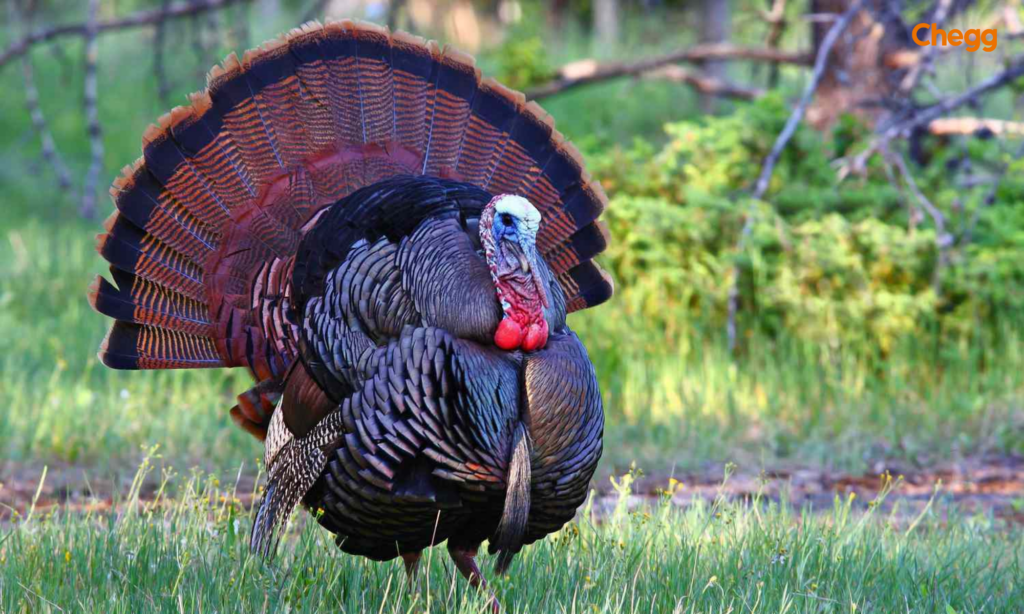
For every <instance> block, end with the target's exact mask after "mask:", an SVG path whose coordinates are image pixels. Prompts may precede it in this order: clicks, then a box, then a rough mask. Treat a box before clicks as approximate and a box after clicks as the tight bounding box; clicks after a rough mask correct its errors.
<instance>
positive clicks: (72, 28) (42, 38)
mask: <svg viewBox="0 0 1024 614" xmlns="http://www.w3.org/2000/svg"><path fill="white" fill-rule="evenodd" d="M249 2H252V0H195V1H194V2H189V3H187V4H176V5H174V6H171V7H170V8H168V9H167V10H166V11H165V10H164V9H163V8H156V9H151V10H146V11H139V12H137V13H134V14H132V15H129V16H127V17H121V18H119V19H111V20H107V21H100V22H97V23H96V24H95V25H96V34H97V35H98V34H103V33H106V32H110V31H116V30H128V29H131V28H139V27H143V26H152V25H155V24H157V23H160V22H162V21H163V20H165V19H176V18H179V17H189V16H192V15H198V14H199V13H203V12H205V11H212V10H217V9H221V8H224V7H227V6H231V5H232V4H239V3H249ZM87 28H88V24H87V23H75V24H66V25H63V26H54V27H52V28H46V29H44V30H38V31H36V32H32V33H30V34H28V35H27V36H25V37H24V38H22V39H20V40H17V41H15V42H13V43H11V44H10V45H8V46H7V48H6V49H4V50H3V52H2V53H0V68H3V67H4V66H5V65H7V63H8V62H10V61H11V60H13V59H15V58H19V57H21V56H22V55H24V54H25V53H27V52H28V50H29V49H31V48H32V46H33V45H37V44H39V43H44V42H47V41H50V40H53V39H55V38H59V37H64V36H80V37H84V36H86V30H87Z"/></svg>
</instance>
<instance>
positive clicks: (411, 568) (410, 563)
mask: <svg viewBox="0 0 1024 614" xmlns="http://www.w3.org/2000/svg"><path fill="white" fill-rule="evenodd" d="M421 556H423V552H422V551H420V552H406V553H405V554H403V555H402V562H403V563H405V577H406V578H408V579H409V588H410V589H412V588H415V586H416V580H417V579H418V576H417V574H416V572H418V571H419V568H420V557H421Z"/></svg>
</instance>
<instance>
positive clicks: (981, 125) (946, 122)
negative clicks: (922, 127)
mask: <svg viewBox="0 0 1024 614" xmlns="http://www.w3.org/2000/svg"><path fill="white" fill-rule="evenodd" d="M928 132H930V133H931V134H934V135H935V136H952V135H960V136H967V135H988V134H992V135H995V136H1003V137H1010V136H1017V137H1020V136H1024V122H1015V121H1008V120H1003V119H988V118H979V117H943V118H940V119H936V120H932V121H931V122H930V123H929V124H928Z"/></svg>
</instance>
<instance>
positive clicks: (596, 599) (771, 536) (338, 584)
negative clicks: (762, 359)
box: [0, 465, 1024, 613]
mask: <svg viewBox="0 0 1024 614" xmlns="http://www.w3.org/2000/svg"><path fill="white" fill-rule="evenodd" d="M147 467H148V465H144V469H143V471H145V470H146V468H147ZM175 480H180V481H181V482H182V484H181V485H180V487H179V488H177V489H176V490H177V492H178V494H177V495H175V496H174V497H173V498H168V497H167V496H166V495H162V494H160V493H158V496H157V498H156V499H155V500H153V501H150V502H145V503H142V502H139V500H138V498H137V495H138V491H137V490H133V491H132V492H131V493H129V496H128V498H127V499H126V500H125V501H123V502H122V505H121V507H120V511H119V512H118V513H117V514H112V513H99V512H94V513H85V514H79V513H69V512H60V511H53V512H51V513H47V514H43V513H33V512H29V513H28V514H26V516H25V517H22V518H19V519H16V520H14V521H13V522H12V523H11V524H7V525H5V526H3V527H2V528H0V610H2V611H4V612H11V613H14V612H37V611H58V609H60V610H61V611H68V610H75V611H105V612H140V611H144V612H157V611H161V612H162V611H168V612H169V611H176V612H178V611H186V612H222V611H246V612H268V611H292V612H315V611H322V610H323V609H325V608H330V609H332V610H334V611H341V612H396V613H397V612H414V611H430V612H481V611H486V610H485V596H484V595H481V594H479V593H476V592H475V591H472V590H470V589H469V588H468V585H467V583H466V582H465V581H463V580H461V579H460V578H459V579H457V578H456V576H457V574H456V573H455V572H454V570H453V567H452V565H451V564H450V562H449V561H448V557H447V554H446V553H445V551H444V548H443V547H439V548H434V549H432V550H430V551H428V553H427V554H425V556H424V561H426V562H427V563H426V565H425V566H424V567H425V570H421V573H422V577H421V579H420V586H419V588H418V589H416V590H410V589H409V588H408V586H407V584H406V582H405V577H404V571H403V569H402V566H401V563H400V562H398V561H391V562H387V563H375V562H372V561H368V560H366V559H362V558H357V557H352V556H348V555H345V554H343V553H342V552H340V551H339V550H338V549H337V548H336V547H335V546H334V544H333V540H332V539H331V536H330V535H329V534H328V533H326V532H325V531H323V530H321V529H320V528H319V527H317V526H316V524H315V523H313V522H311V521H309V520H308V516H307V515H306V514H305V513H301V514H300V515H298V516H296V519H297V520H298V521H297V522H293V524H292V527H291V532H290V537H289V538H288V539H287V540H285V545H284V548H283V551H282V552H280V553H279V554H278V556H277V558H276V559H275V560H274V561H273V562H272V563H270V564H267V563H265V562H263V561H261V560H259V559H255V558H253V557H252V556H250V555H249V553H248V548H247V543H248V532H249V516H248V513H247V512H245V511H244V510H242V509H241V507H240V505H239V503H238V499H237V497H236V495H237V493H235V492H233V491H232V489H231V488H230V487H228V488H222V487H221V486H220V485H219V483H218V482H217V481H216V479H214V478H207V477H204V476H202V475H201V474H198V473H193V474H192V475H191V476H188V477H185V478H174V477H168V476H165V479H164V486H163V487H162V488H161V492H165V491H166V490H167V488H166V487H167V486H168V483H169V482H174V481H175ZM630 481H631V476H630V475H626V476H623V477H622V478H621V479H620V480H619V481H618V482H616V484H617V490H618V499H617V500H616V502H615V503H614V511H612V512H611V513H610V514H608V515H605V516H603V517H600V516H597V515H596V514H595V513H594V511H593V506H592V505H588V507H587V508H586V509H585V510H584V511H583V513H582V514H581V515H580V516H579V518H578V519H577V520H576V521H574V522H572V523H570V524H569V525H567V526H566V527H565V528H564V529H563V530H562V531H561V532H559V533H557V534H555V535H553V536H550V537H549V538H547V539H545V540H544V541H542V542H539V543H537V544H534V545H533V546H529V547H527V548H526V549H525V550H524V551H523V553H521V554H520V556H519V557H517V559H516V562H515V563H514V564H513V566H512V568H511V570H510V573H509V575H508V576H507V577H504V578H491V586H492V588H493V589H494V592H495V594H496V595H497V597H498V599H499V600H500V601H501V603H502V604H503V606H504V607H505V609H506V611H507V612H893V611H897V610H898V611H901V612H929V613H930V612H945V613H951V612H957V613H966V612H992V613H998V612H1015V611H1019V610H1018V609H1017V608H1018V607H1019V605H1020V603H1022V602H1024V584H1022V583H1021V579H1022V578H1024V548H1022V546H1021V544H1022V543H1024V542H1022V541H1021V540H1022V538H1024V535H1022V534H1021V532H1020V528H1019V527H1018V528H1015V529H1014V528H1007V527H1001V526H999V525H998V524H996V523H994V522H993V521H991V520H990V519H988V518H985V517H972V518H967V517H963V516H960V515H958V514H957V513H956V512H955V510H953V511H951V512H950V513H949V514H948V516H947V518H946V519H945V520H942V519H940V518H939V517H938V516H937V515H935V514H933V513H930V512H925V513H922V514H921V515H920V516H918V517H917V518H910V519H906V518H904V519H901V518H900V517H899V516H898V515H897V514H896V512H893V513H892V514H890V515H886V514H883V513H881V512H880V509H881V506H878V505H875V504H872V505H869V506H868V508H867V509H868V511H866V512H864V513H857V512H855V511H854V508H855V506H854V505H853V500H852V499H843V500H840V499H839V498H838V497H837V498H836V500H835V502H834V504H833V507H832V508H831V509H828V510H821V511H820V512H815V511H812V510H810V509H804V510H802V511H799V512H792V511H791V510H790V508H789V507H788V506H786V505H785V503H784V502H783V503H782V504H779V503H773V502H770V501H766V500H763V499H761V498H760V497H755V499H754V500H752V501H749V502H746V503H739V502H730V501H727V500H725V499H723V498H721V497H719V498H717V499H716V500H714V501H713V502H705V501H704V500H701V499H698V500H697V502H696V503H695V504H693V505H691V506H688V507H687V508H686V509H680V508H678V507H675V506H672V505H669V504H667V501H668V499H667V498H663V499H662V500H661V502H656V503H654V504H652V505H649V506H641V507H639V508H636V509H632V510H630V509H629V507H630V506H628V505H627V503H628V500H629V499H628V498H629V494H630ZM140 483H141V480H137V481H136V484H140ZM895 486H896V484H893V483H890V486H889V487H888V488H885V489H883V491H882V493H881V494H880V498H881V497H885V496H890V497H892V496H894V495H892V493H891V491H892V488H893V487H895ZM876 503H877V502H876ZM489 559H490V557H489V556H487V555H482V557H481V560H482V568H483V569H485V573H487V570H489V565H490V560H489ZM424 572H425V573H424ZM488 575H490V574H488Z"/></svg>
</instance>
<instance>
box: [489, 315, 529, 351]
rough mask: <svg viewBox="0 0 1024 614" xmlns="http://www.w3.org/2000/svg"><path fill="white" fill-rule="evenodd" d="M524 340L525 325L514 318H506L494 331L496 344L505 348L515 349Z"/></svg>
mask: <svg viewBox="0 0 1024 614" xmlns="http://www.w3.org/2000/svg"><path fill="white" fill-rule="evenodd" d="M522 341H523V327H521V326H519V324H518V323H517V322H516V321H515V320H513V319H512V318H505V319H503V320H502V321H501V324H498V330H497V331H495V333H494V345H496V346H498V347H499V348H501V349H503V350H506V351H508V350H514V349H516V348H518V347H519V344H520V343H521V342H522Z"/></svg>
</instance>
